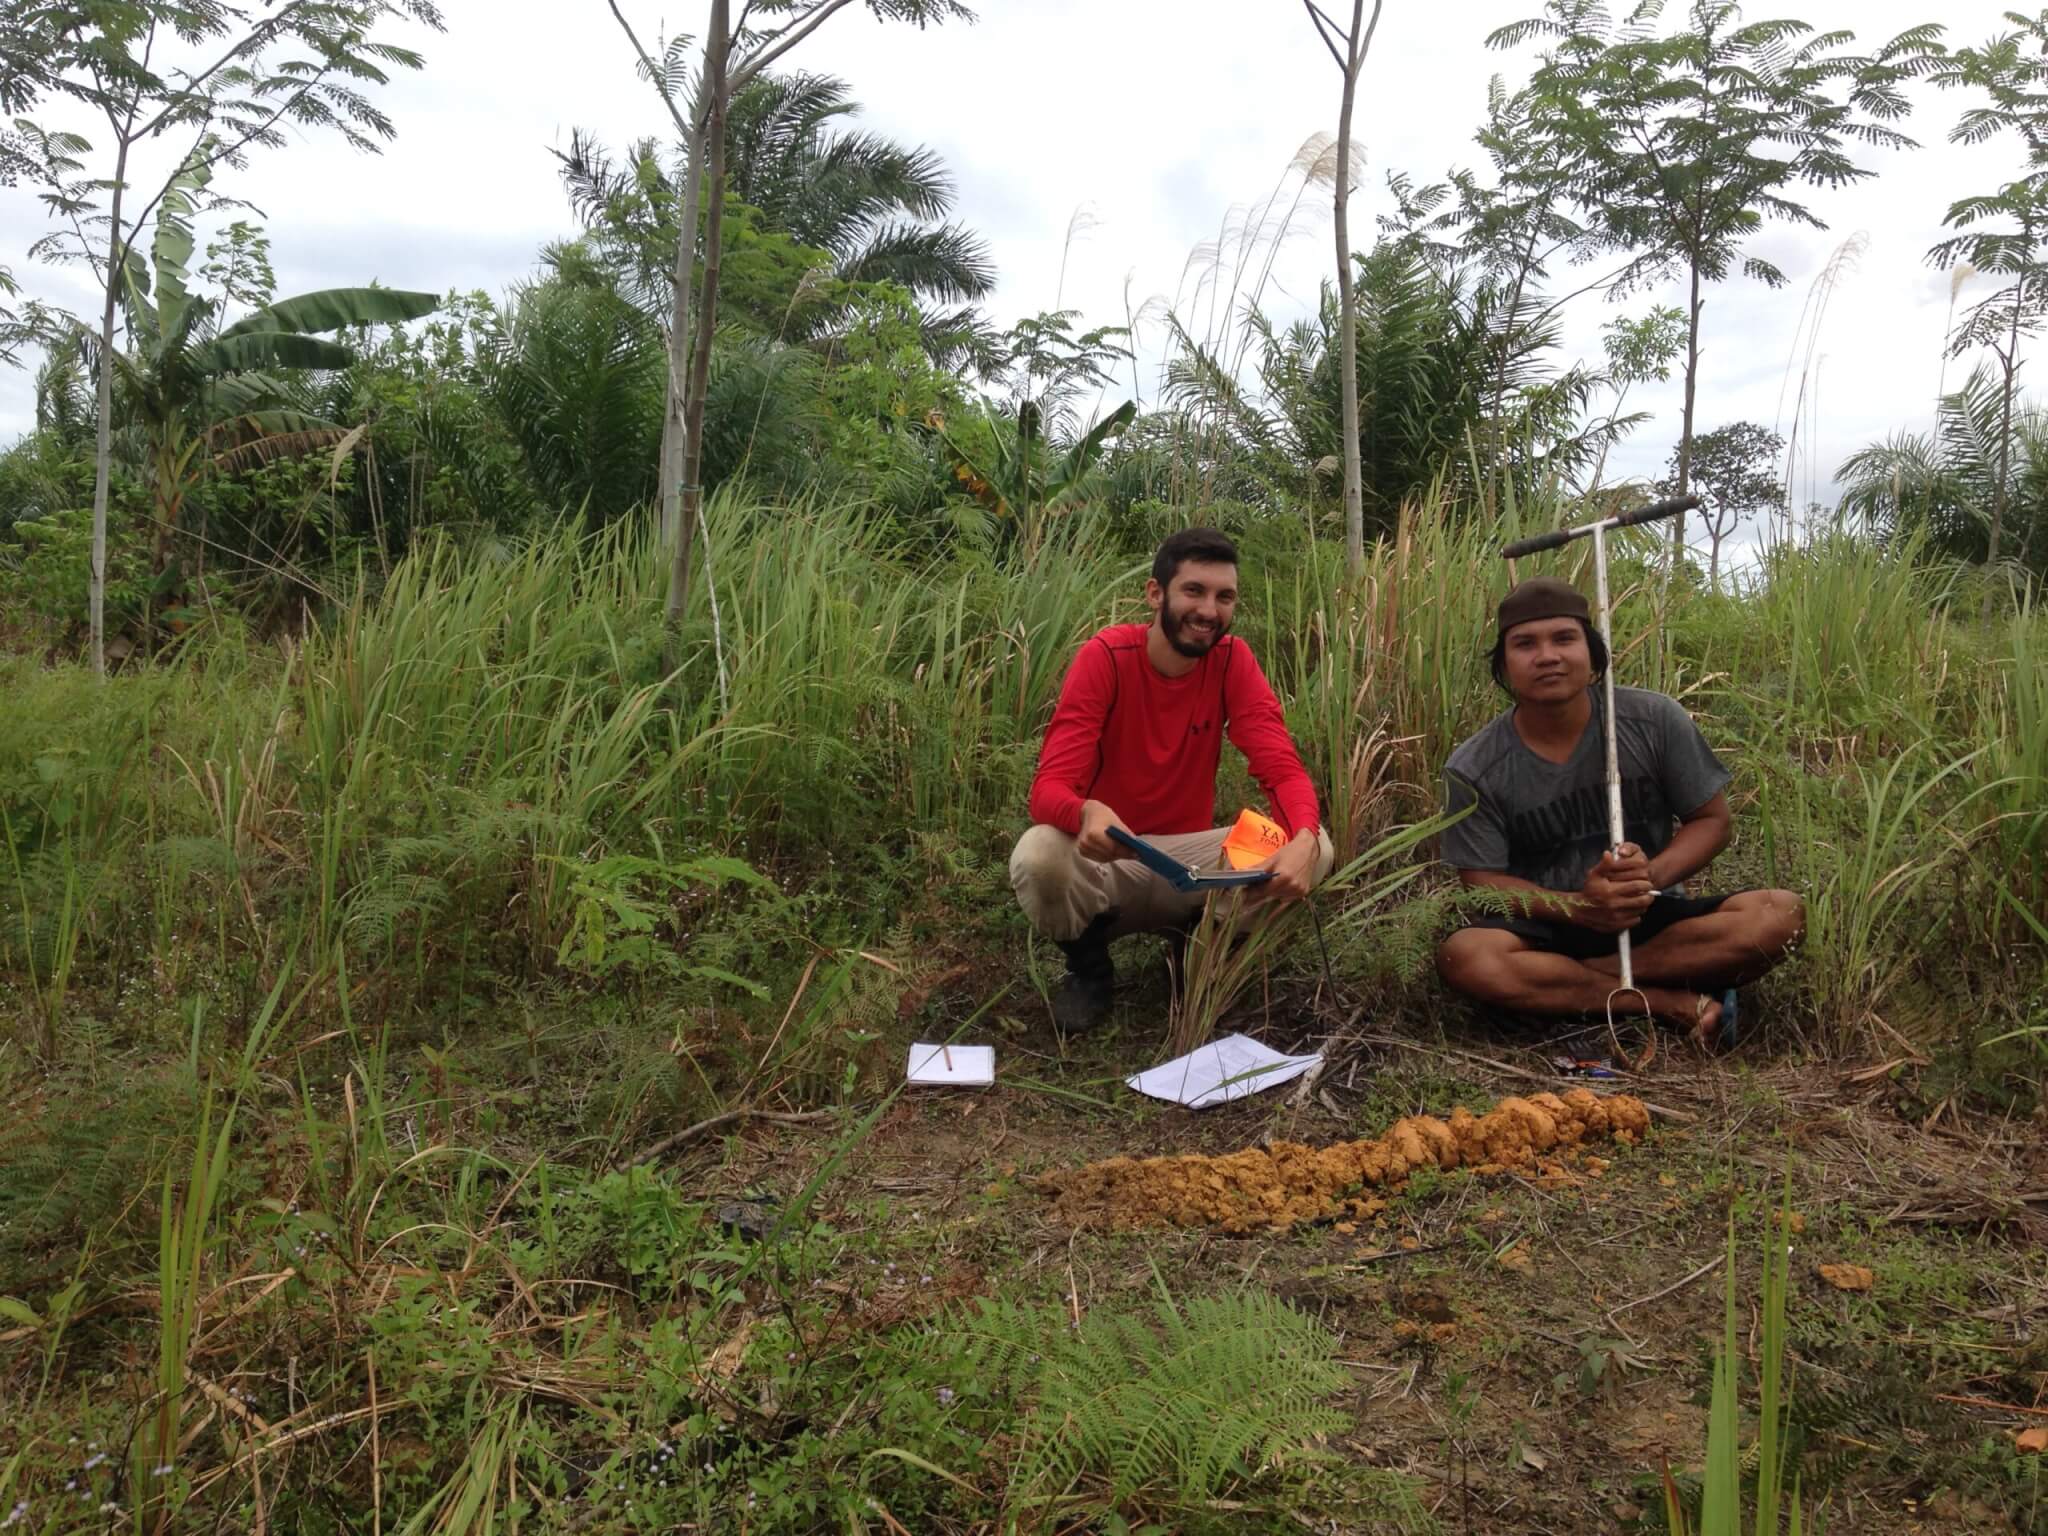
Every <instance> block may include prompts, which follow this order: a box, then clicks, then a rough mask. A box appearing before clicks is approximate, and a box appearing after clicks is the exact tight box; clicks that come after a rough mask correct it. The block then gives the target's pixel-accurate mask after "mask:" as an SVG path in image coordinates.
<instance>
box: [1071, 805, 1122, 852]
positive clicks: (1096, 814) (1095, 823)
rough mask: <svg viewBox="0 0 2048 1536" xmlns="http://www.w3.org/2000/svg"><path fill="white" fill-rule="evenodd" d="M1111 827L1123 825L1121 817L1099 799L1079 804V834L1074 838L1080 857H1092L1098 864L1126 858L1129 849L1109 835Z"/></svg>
mask: <svg viewBox="0 0 2048 1536" xmlns="http://www.w3.org/2000/svg"><path fill="white" fill-rule="evenodd" d="M1111 827H1118V828H1121V829H1122V830H1123V831H1125V832H1128V831H1130V830H1131V829H1130V828H1129V827H1126V826H1124V823H1123V818H1122V817H1121V816H1119V815H1117V813H1116V812H1115V811H1112V810H1111V809H1110V808H1109V807H1108V806H1106V805H1104V804H1103V803H1102V802H1101V801H1100V800H1086V801H1083V802H1082V804H1081V835H1080V836H1079V837H1077V838H1075V839H1074V841H1075V842H1076V843H1077V844H1079V845H1080V849H1081V857H1082V858H1084V859H1093V860H1094V861H1095V862H1096V863H1098V864H1114V863H1115V862H1116V861H1117V860H1118V859H1128V858H1129V857H1130V856H1131V851H1130V849H1128V848H1126V847H1124V845H1123V844H1122V843H1119V842H1117V841H1116V840H1115V839H1114V838H1112V837H1111V836H1110V835H1109V829H1110V828H1111Z"/></svg>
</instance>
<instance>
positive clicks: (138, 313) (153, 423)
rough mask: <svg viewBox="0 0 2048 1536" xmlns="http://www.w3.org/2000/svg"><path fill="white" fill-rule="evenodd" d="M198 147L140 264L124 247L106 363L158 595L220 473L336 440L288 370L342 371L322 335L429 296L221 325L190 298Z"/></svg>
mask: <svg viewBox="0 0 2048 1536" xmlns="http://www.w3.org/2000/svg"><path fill="white" fill-rule="evenodd" d="M205 157H206V151H205V147H204V146H202V147H201V151H200V153H199V155H198V156H197V157H195V161H194V163H193V164H192V165H191V166H190V167H189V168H188V169H187V170H186V172H185V173H184V174H183V175H181V176H179V177H178V178H177V179H176V180H175V181H174V182H173V183H172V184H171V187H170V189H169V190H168V191H167V192H166V194H165V196H164V198H163V201H162V203H161V204H160V205H159V207H158V210H157V216H156V230H155V237H154V239H153V240H152V242H151V244H150V249H149V255H148V258H147V260H145V259H144V258H143V256H142V254H141V252H140V251H138V250H134V249H132V248H131V250H130V252H129V259H128V262H127V264H126V266H125V267H124V268H123V270H122V272H121V274H120V287H121V303H122V308H123V311H124V313H125V316H126V320H127V345H126V347H125V349H123V350H122V351H120V352H118V353H116V355H115V357H114V374H115V379H116V381H117V383H118V385H119V386H120V391H121V397H122V404H123V405H125V407H126V414H127V417H128V425H129V428H130V430H131V431H132V432H133V433H134V434H135V435H136V436H137V437H139V439H140V442H141V454H142V459H143V462H144V466H145V473H146V476H147V479H148V482H149V487H150V503H151V511H152V513H153V517H154V523H155V552H154V562H153V564H154V569H155V571H156V573H157V576H158V578H159V581H158V589H159V595H161V594H162V592H163V591H164V589H165V588H166V587H167V586H169V585H174V584H175V580H176V578H175V576H174V575H171V576H168V578H167V572H168V571H169V567H170V564H171V558H170V557H171V541H172V539H173V537H174V535H175V534H176V533H177V530H178V527H179V525H180V523H181V521H182V519H183V515H184V508H185V502H186V499H187V498H188V497H189V496H190V495H191V493H192V491H193V489H194V488H195V487H196V486H198V485H199V484H200V483H201V481H203V480H204V479H205V477H206V476H207V475H208V474H209V473H211V472H212V471H214V470H216V469H232V468H235V467H237V466H238V465H240V464H246V463H250V462H256V461H260V460H263V459H266V458H274V457H282V456H285V455H290V454H298V453H307V452H310V451H312V450H314V449H316V448H319V447H323V446H330V445H332V444H334V443H336V442H338V441H339V440H340V439H341V438H342V436H343V435H344V433H345V430H346V429H345V428H343V427H342V426H341V425H340V424H339V423H337V422H332V421H328V420H325V419H324V418H322V417H319V416H315V415H311V414H308V413H307V412H304V411H301V410H297V409H294V408H293V406H292V404H291V400H292V394H291V390H290V388H289V385H288V382H287V377H286V376H287V375H290V374H293V373H303V372H308V371H312V370H319V369H336V368H346V367H347V366H349V364H351V363H352V362H353V361H354V360H355V353H354V352H353V351H352V350H350V348H348V347H347V346H346V345H344V344H343V343H341V342H339V341H335V340H332V339H329V337H328V336H327V334H326V333H328V332H333V331H339V330H343V329H345V328H347V327H351V326H360V325H388V324H395V323H397V322H399V321H404V320H416V319H418V318H419V317H420V316H422V315H426V314H429V313H431V312H432V311H433V310H434V309H436V308H437V307H438V306H439V303H440V301H439V300H438V299H437V298H436V297H435V296H434V295H433V294H431V293H413V292H405V291H402V290H397V289H387V288H327V289H322V290H320V291H319V292H315V293H306V294H301V295H299V296H298V297H296V298H289V299H278V300H274V301H273V302H271V303H268V304H266V305H264V306H263V307H262V308H260V309H258V310H256V311H255V312H254V313H253V314H248V315H244V316H243V317H242V318H241V319H239V320H236V321H234V322H233V323H232V324H229V325H222V324H221V319H222V316H221V310H222V308H223V300H222V299H220V298H217V297H212V296H209V295H206V294H203V293H198V292H195V291H194V290H193V288H192V286H191V278H192V275H191V272H190V266H189V264H190V262H191V260H192V252H193V246H194V240H193V232H192V220H193V216H194V215H195V214H196V213H197V212H199V211H200V209H201V208H202V206H203V205H204V199H205V195H206V187H207V184H208V182H209V181H210V180H211V179H212V172H211V170H210V169H209V168H208V166H207V165H206V164H205V163H204V162H205Z"/></svg>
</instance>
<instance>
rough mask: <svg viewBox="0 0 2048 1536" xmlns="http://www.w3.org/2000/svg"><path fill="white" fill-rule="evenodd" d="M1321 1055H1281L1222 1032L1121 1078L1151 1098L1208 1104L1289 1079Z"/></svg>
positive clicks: (1199, 1105) (1245, 1037) (1200, 1106)
mask: <svg viewBox="0 0 2048 1536" xmlns="http://www.w3.org/2000/svg"><path fill="white" fill-rule="evenodd" d="M1322 1059H1323V1056H1322V1052H1320V1051H1317V1052H1316V1053H1314V1054H1313V1055H1309V1056H1283V1055H1281V1054H1280V1053H1279V1052H1278V1051H1275V1050H1271V1049H1269V1048H1268V1047H1266V1046H1263V1045H1261V1044H1259V1042H1258V1041H1256V1040H1254V1039H1252V1038H1251V1037H1250V1036H1248V1035H1225V1036H1224V1037H1223V1038H1222V1039H1221V1040H1212V1041H1210V1042H1209V1043H1208V1044H1207V1045H1203V1046H1197V1047H1196V1048H1195V1049H1194V1050H1192V1051H1190V1052H1188V1054H1187V1055H1185V1056H1182V1057H1178V1058H1177V1059H1175V1060H1173V1061H1169V1062H1166V1063H1164V1064H1162V1065H1160V1066H1156V1067H1152V1068H1149V1069H1148V1070H1146V1071H1143V1072H1140V1073H1139V1074H1138V1075H1137V1076H1135V1077H1129V1078H1126V1079H1124V1081H1125V1083H1126V1084H1127V1085H1128V1086H1130V1087H1132V1088H1135V1089H1137V1090H1138V1092H1140V1093H1143V1094H1147V1095H1149V1096H1151V1097H1152V1098H1155V1099H1165V1100H1167V1101H1168V1102H1169V1103H1173V1104H1185V1105H1186V1106H1187V1107H1188V1108H1189V1109H1208V1108H1210V1107H1212V1106H1213V1105H1217V1104H1222V1103H1225V1102H1227V1101H1229V1100H1231V1099H1242V1098H1245V1097H1247V1096H1249V1095H1251V1094H1254V1093H1262V1092H1264V1091H1265V1090H1266V1089H1268V1088H1277V1087H1279V1086H1280V1085H1281V1084H1282V1083H1286V1082H1292V1081H1293V1080H1294V1079H1295V1078H1297V1077H1299V1076H1301V1074H1302V1073H1304V1072H1306V1071H1307V1070H1308V1069H1309V1068H1310V1067H1312V1066H1314V1065H1315V1064H1316V1063H1317V1062H1319V1061H1321V1060H1322Z"/></svg>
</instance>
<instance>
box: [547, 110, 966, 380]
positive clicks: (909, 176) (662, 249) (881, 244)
mask: <svg viewBox="0 0 2048 1536" xmlns="http://www.w3.org/2000/svg"><path fill="white" fill-rule="evenodd" d="M858 110H859V106H858V104H857V103H856V102H854V101H853V100H852V99H851V97H850V96H849V94H848V87H847V85H846V83H845V82H844V81H842V80H836V79H833V78H832V77H830V76H825V75H809V74H797V75H788V76H778V75H764V76H762V77H760V78H759V79H757V80H755V81H754V83H753V84H751V85H749V86H748V87H747V88H746V89H745V90H743V91H741V92H740V93H739V95H737V96H736V97H734V98H733V102H732V105H731V108H730V109H729V111H728V115H727V140H728V158H727V166H726V176H727V191H728V195H729V196H730V198H732V199H733V200H734V201H736V202H739V203H743V204H746V205H747V206H749V207H751V208H753V209H756V210H758V211H759V213H760V215H761V217H762V219H763V221H764V222H765V223H766V224H767V226H768V227H770V228H772V229H777V230H781V231H784V232H785V233H787V234H788V235H789V236H790V237H792V238H793V239H794V240H795V241H796V242H797V243H798V244H799V245H801V246H805V247H808V248H810V249H813V250H816V251H821V252H823V253H825V257H826V259H827V261H828V262H829V264H830V268H831V275H832V276H833V277H835V278H837V279H839V280H840V281H841V282H884V281H886V282H891V283H896V284H898V285H900V286H902V287H904V288H906V289H908V290H909V291H910V292H911V293H912V294H913V295H914V296H915V297H916V298H917V299H918V300H919V302H920V305H921V306H922V307H923V308H924V309H925V310H926V316H925V331H926V336H927V344H928V348H929V349H931V350H932V351H933V353H934V356H940V355H942V354H946V353H948V352H950V354H951V355H956V356H957V355H960V354H961V353H963V352H971V351H972V350H974V342H975V339H976V338H977V336H978V334H979V332H978V324H979V322H978V318H977V317H976V316H975V314H974V312H973V309H972V305H973V303H974V301H976V300H978V299H981V298H984V297H986V296H987V294H988V293H989V292H990V291H991V290H992V289H993V288H994V286H995V274H994V271H993V269H992V267H991V265H990V262H989V257H988V249H987V246H986V245H985V244H984V243H983V242H982V240H981V239H980V238H979V237H978V236H976V235H974V234H972V233H971V232H969V231H968V230H966V229H964V228H963V227H961V226H960V225H958V224H954V223H944V222H940V221H942V220H943V219H944V217H945V215H946V214H947V212H948V211H950V209H951V208H952V206H953V197H954V192H953V183H952V178H951V177H950V176H949V175H948V174H947V173H946V170H945V167H944V166H943V165H941V164H940V162H939V160H938V157H937V156H936V155H934V154H933V153H932V152H931V151H930V150H928V149H922V148H919V149H908V148H905V147H904V146H902V145H900V144H897V143H895V142H894V141H893V140H890V139H887V138H885V137H883V136H881V135H879V134H872V133H863V132H858V131H853V130H847V129H843V128H841V127H840V126H839V125H840V123H841V120H843V119H845V118H848V117H851V116H852V115H853V114H854V113H855V112H857V111H858ZM557 158H558V159H559V160H560V161H561V163H562V169H561V175H562V181H563V184H564V186H565V187H566V188H567V189H568V192H569V199H570V203H571V205H572V206H573V207H574V208H575V210H576V213H577V215H578V217H580V218H581V219H582V220H583V223H584V228H585V230H586V232H587V233H588V235H589V237H590V238H591V240H592V242H593V244H594V246H595V248H596V249H597V250H598V251H599V252H600V254H601V255H602V256H603V257H604V258H605V259H606V260H607V261H609V262H610V263H612V264H613V265H614V266H615V267H616V268H617V269H618V270H619V272H620V280H621V287H622V288H623V289H624V291H626V292H628V293H629V294H631V295H632V296H633V298H634V301H635V302H636V303H638V304H639V305H640V306H641V307H642V308H644V309H646V310H647V311H648V312H649V313H650V314H655V315H662V316H666V314H667V312H668V310H669V307H670V291H669V290H670V284H671V283H672V281H673V278H672V276H671V266H672V257H673V252H674V249H675V220H676V218H677V216H678V214H677V210H678V207H679V204H680V199H679V198H678V197H677V195H676V191H675V181H676V177H677V176H678V175H679V174H680V171H679V170H678V171H676V172H674V173H673V174H672V173H671V171H670V170H667V169H664V168H663V166H662V163H661V160H660V157H659V153H658V150H657V147H656V145H655V141H654V140H652V139H643V140H640V141H639V142H637V143H635V144H633V145H632V146H631V147H630V148H629V149H628V151H627V153H626V156H625V159H624V162H623V164H619V163H615V162H614V160H613V158H612V156H611V154H610V153H609V152H608V151H607V150H605V149H604V147H603V146H602V145H600V144H598V143H597V142H596V141H595V140H594V139H592V138H591V137H590V136H589V135H587V134H585V133H583V132H581V131H580V130H579V131H578V132H575V133H573V134H571V136H570V140H569V149H568V151H567V153H561V152H557ZM832 318H833V316H832V315H831V314H830V312H829V310H826V311H820V310H813V311H812V312H811V313H809V314H807V315H805V316H803V317H801V318H800V320H799V322H798V323H797V324H795V325H793V326H791V327H790V328H789V330H788V334H789V335H790V336H791V338H792V339H802V338H804V337H807V336H812V335H817V334H821V333H824V332H827V331H829V330H830V329H831V321H832Z"/></svg>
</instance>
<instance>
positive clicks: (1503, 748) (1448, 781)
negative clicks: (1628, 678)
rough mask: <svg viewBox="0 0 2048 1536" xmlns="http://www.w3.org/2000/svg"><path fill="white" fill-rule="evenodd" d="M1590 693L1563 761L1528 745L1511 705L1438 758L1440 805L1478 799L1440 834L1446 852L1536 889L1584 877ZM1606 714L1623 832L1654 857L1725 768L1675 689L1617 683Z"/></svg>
mask: <svg viewBox="0 0 2048 1536" xmlns="http://www.w3.org/2000/svg"><path fill="white" fill-rule="evenodd" d="M1592 693H1593V718H1592V719H1591V720H1589V721H1587V723H1586V733H1585V735H1583V736H1581V737H1580V738H1579V744H1578V746H1577V747H1576V748H1574V749H1573V751H1572V755H1571V757H1570V759H1569V760H1568V761H1566V762H1562V763H1553V762H1551V761H1549V760H1548V759H1547V758H1542V757H1539V756H1537V755H1536V754H1535V753H1534V752H1532V751H1530V750H1529V747H1528V745H1527V744H1526V743H1525V742H1523V740H1522V737H1521V733H1520V732H1518V731H1517V730H1516V729H1515V712H1514V711H1513V710H1512V709H1510V710H1508V711H1507V712H1506V713H1505V714H1502V715H1499V716H1497V717H1496V718H1494V719H1493V720H1492V721H1490V722H1488V723H1487V724H1486V725H1485V726H1484V727H1482V728H1481V729H1480V730H1479V731H1478V732H1477V733H1476V734H1474V735H1473V736H1471V737H1468V738H1467V739H1466V740H1465V741H1463V742H1461V743H1460V744H1459V746H1458V750H1457V751H1455V752H1453V753H1452V754H1451V760H1450V762H1449V763H1448V764H1446V765H1445V767H1444V808H1445V809H1446V810H1447V811H1451V812H1457V811H1461V810H1463V809H1464V808H1465V807H1466V806H1468V805H1473V804H1474V803H1475V802H1476V803H1477V808H1476V809H1475V810H1474V811H1473V812H1472V814H1471V815H1469V816H1467V817H1466V818H1465V819H1464V820H1463V821H1460V822H1459V823H1458V824H1457V825H1456V826H1454V827H1452V828H1451V829H1450V830H1449V831H1447V832H1445V833H1444V836H1443V850H1442V852H1443V858H1444V862H1445V863H1447V864H1450V865H1453V866H1454V867H1456V868H1458V869H1483V870H1493V871H1495V872H1498V873H1501V874H1508V875H1514V876H1516V877H1517V878H1519V879H1522V880H1528V881H1532V882H1534V883H1535V884H1537V885H1540V886H1542V887H1544V888H1545V889H1546V890H1553V891H1576V890H1578V889H1580V888H1581V887H1582V886H1583V885H1584V884H1585V880H1586V875H1587V873H1588V872H1589V871H1590V870H1591V869H1592V868H1593V866H1594V865H1595V864H1597V863H1599V862H1600V855H1601V854H1602V853H1603V852H1605V851H1606V849H1607V846H1608V837H1607V752H1606V746H1605V741H1604V732H1605V727H1604V726H1603V724H1602V721H1603V720H1604V719H1605V714H1606V711H1605V702H1604V700H1603V699H1602V698H1601V690H1600V689H1598V688H1595V689H1593V690H1592ZM1614 723H1615V732H1614V734H1615V749H1616V757H1617V760H1618V762H1619V763H1620V766H1621V818H1622V831H1623V835H1624V837H1625V838H1626V840H1627V841H1629V842H1632V843H1634V844H1635V845H1636V846H1637V847H1639V848H1641V849H1642V850H1643V854H1644V856H1645V857H1646V858H1655V857H1656V856H1657V855H1658V854H1660V853H1662V852H1663V851H1664V850H1665V849H1666V848H1667V847H1669V846H1670V843H1671V835H1672V833H1673V832H1674V831H1675V830H1676V823H1677V822H1678V820H1679V818H1680V817H1682V816H1686V815H1689V814H1690V813H1691V812H1693V811H1696V810H1698V809H1699V808H1700V807H1701V806H1703V805H1705V804H1706V803H1707V802H1708V801H1709V800H1711V799H1713V798H1714V796H1715V795H1717V794H1719V793H1720V792H1721V791H1722V790H1723V789H1724V788H1726V787H1727V784H1728V777H1729V775H1728V770H1727V769H1726V768H1724V767H1723V766H1722V765H1721V760H1720V759H1719V758H1717V757H1716V756H1714V749H1713V748H1712V747H1710V746H1708V745H1707V739H1706V737H1704V736H1702V735H1701V734H1700V728H1699V727H1698V726H1696V725H1694V724H1693V722H1692V716H1691V715H1688V714H1687V713H1686V712H1685V706H1684V705H1682V704H1680V703H1679V702H1678V701H1677V700H1676V699H1673V698H1667V697H1666V696H1665V695H1663V694H1661V693H1652V692H1650V691H1649V690H1648V689H1645V688H1617V689H1615V690H1614Z"/></svg>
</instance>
